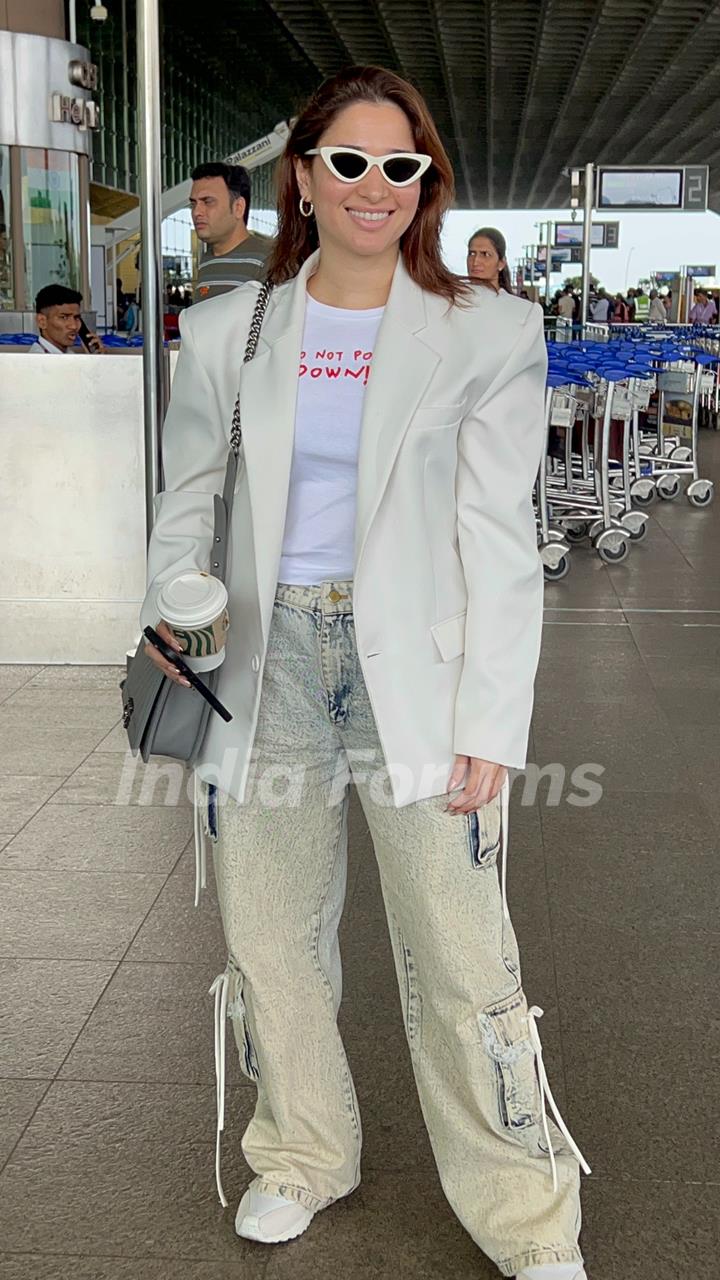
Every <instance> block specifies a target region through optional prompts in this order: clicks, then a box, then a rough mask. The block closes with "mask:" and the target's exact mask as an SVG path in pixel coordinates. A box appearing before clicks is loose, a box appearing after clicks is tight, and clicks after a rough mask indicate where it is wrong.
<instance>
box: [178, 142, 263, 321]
mask: <svg viewBox="0 0 720 1280" xmlns="http://www.w3.org/2000/svg"><path fill="white" fill-rule="evenodd" d="M190 212H191V214H192V220H193V224H194V226H195V231H196V233H197V237H198V240H201V241H202V242H203V244H204V245H205V246H206V251H205V253H204V254H203V256H202V259H201V261H200V266H199V268H198V277H197V288H196V290H195V301H196V302H203V301H204V300H205V298H215V297H217V296H218V294H221V293H228V292H229V290H230V289H236V288H237V287H238V285H240V284H245V282H246V281H247V280H262V279H263V278H264V275H265V259H266V258H267V256H268V254H269V252H270V249H271V248H272V244H273V241H272V240H271V238H270V237H269V236H262V235H259V234H258V233H257V232H255V231H248V227H247V220H248V214H249V212H250V177H249V175H248V172H247V169H244V168H243V167H242V165H239V164H225V163H224V162H222V161H217V162H212V163H209V164H201V165H198V167H197V169H194V170H193V174H192V188H191V191H190Z"/></svg>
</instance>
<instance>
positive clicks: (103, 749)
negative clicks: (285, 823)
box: [0, 435, 720, 1280]
mask: <svg viewBox="0 0 720 1280" xmlns="http://www.w3.org/2000/svg"><path fill="white" fill-rule="evenodd" d="M702 444H703V452H704V461H705V465H704V470H705V471H709V472H710V473H711V474H712V473H713V472H714V473H715V477H716V479H720V465H719V464H720V437H717V436H707V435H704V436H703V437H702ZM652 524H653V527H652V529H651V532H650V536H649V538H648V540H647V541H646V542H645V543H644V544H643V545H641V546H638V547H636V548H634V551H633V554H632V556H631V558H630V560H629V561H628V562H627V563H626V564H623V565H620V566H617V567H614V568H612V569H608V568H606V567H605V566H603V565H601V564H600V562H599V561H598V560H596V559H595V558H594V557H593V556H592V555H591V554H590V553H589V552H587V551H584V550H580V549H578V550H576V551H575V552H574V553H573V567H572V573H571V575H570V577H569V578H567V579H566V580H565V581H564V582H562V583H559V584H557V585H555V586H552V587H550V588H549V589H548V591H547V597H546V604H547V626H546V631H545V641H544V649H543V657H542V663H541V670H540V674H539V678H538V685H537V703H536V713H535V719H534V728H533V737H532V741H531V760H532V761H533V762H536V763H537V764H539V765H547V764H553V765H555V766H558V767H559V766H563V767H564V769H565V785H564V787H562V789H561V793H560V796H559V802H558V803H555V804H549V803H546V802H545V801H544V800H542V802H536V803H534V804H529V805H523V804H521V800H522V794H521V792H522V785H523V784H522V781H521V780H518V781H517V782H516V784H515V787H514V791H513V810H514V814H513V823H512V829H513V838H512V845H511V861H510V889H511V901H512V908H513V916H514V920H515V924H516V928H517V930H518V933H519V936H520V941H521V950H522V952H523V954H524V976H525V985H526V987H527V989H528V993H529V995H530V997H531V999H532V1000H533V1001H535V1002H537V1003H540V1004H541V1005H542V1006H543V1007H544V1008H545V1010H546V1017H545V1019H544V1023H543V1037H544V1041H545V1045H546V1056H547V1060H548V1066H549V1071H550V1075H551V1078H552V1081H553V1084H554V1086H555V1090H556V1093H557V1096H558V1099H559V1101H560V1102H561V1105H562V1106H563V1108H564V1110H565V1114H566V1119H567V1121H568V1123H569V1125H570V1128H571V1130H572V1131H573V1133H574V1135H575V1137H576V1139H577V1140H578V1142H579V1144H580V1146H581V1147H582V1148H583V1149H584V1150H585V1152H586V1154H587V1155H588V1157H589V1159H590V1161H591V1164H592V1165H593V1176H592V1177H591V1178H589V1179H586V1180H585V1183H584V1205H585V1233H584V1243H585V1249H586V1254H587V1259H588V1269H589V1276H590V1280H679V1278H682V1280H684V1278H685V1277H687V1278H688V1280H689V1278H690V1277H696V1276H697V1277H701V1276H710V1275H714V1274H715V1272H716V1269H717V1268H716V1259H717V1243H718V1239H720V1220H719V1219H720V1208H719V1206H720V1163H719V1158H718V1134H717V1132H713V1125H714V1123H715V1115H716V1112H717V1105H716V1101H717V1085H716V1081H717V1072H718V1066H719V1065H720V1017H719V1016H718V1005H717V973H718V968H719V966H720V941H719V935H718V928H717V919H718V915H717V912H718V896H719V891H720V861H719V860H718V852H719V850H720V787H719V786H718V782H717V773H718V756H719V755H720V716H719V714H718V713H719V712H720V661H719V658H720V505H718V506H714V507H712V508H710V509H709V510H707V511H697V510H693V509H691V508H689V507H688V506H687V504H685V503H684V502H683V503H674V504H668V505H663V506H661V507H659V508H657V509H655V510H654V512H653V519H652ZM117 680H118V671H117V670H116V669H108V668H38V667H17V666H16V667H5V668H0V743H1V744H2V745H1V746H0V901H1V902H2V907H1V908H0V911H1V916H0V923H1V925H2V928H1V930H0V992H1V993H2V995H1V997H0V1019H1V1022H2V1029H1V1035H0V1169H1V1170H2V1172H0V1275H1V1276H2V1277H3V1280H234V1278H235V1277H238V1276H242V1277H243V1280H261V1278H266V1280H283V1278H285V1277H286V1278H287V1280H305V1277H307V1278H308V1280H311V1278H312V1280H316V1278H317V1277H327V1278H328V1280H335V1278H336V1277H339V1278H340V1280H346V1278H347V1280H353V1278H354V1277H372V1278H373V1280H374V1278H375V1277H387V1278H388V1280H425V1278H426V1277H427V1280H430V1278H431V1277H432V1280H445V1278H447V1280H471V1278H476V1280H483V1277H486V1278H487V1280H489V1278H490V1277H491V1276H492V1275H493V1274H495V1272H494V1270H493V1268H492V1267H491V1266H490V1265H489V1264H487V1263H486V1262H485V1261H484V1259H483V1258H482V1257H481V1255H480V1254H479V1253H478V1251H477V1249H476V1248H475V1247H474V1245H473V1244H472V1242H471V1241H470V1239H469V1237H468V1236H467V1235H466V1234H465V1233H464V1232H463V1230H462V1228H461V1227H460V1226H459V1225H458V1224H457V1223H456V1221H455V1220H454V1218H453V1216H452V1214H451V1212H450V1210H449V1208H448V1207H447V1205H446V1203H445V1201H444V1199H443V1197H442V1194H441V1192H440V1190H439V1187H438V1183H437V1176H436V1173H435V1170H434V1165H433V1161H432V1156H431V1153H430V1150H429V1146H428V1142H427V1138H426V1136H425V1131H424V1128H423V1124H422V1119H421V1115H420V1110H419V1107H418V1104H417V1100H416V1097H415V1092H414V1088H413V1084H412V1073H411V1070H410V1066H409V1061H408V1056H407V1051H406V1049H405V1045H404V1039H403V1033H402V1024H401V1019H400V1014H399V1008H398V1001H397V998H396V989H395V980H394V976H393V973H392V968H391V960H390V951H389V945H388V942H387V939H386V936H385V926H384V919H383V912H382V906H381V902H380V897H379V889H378V882H377V876H376V873H375V869H374V863H373V859H372V849H371V845H370V842H369V838H368V835H367V831H366V827H365V824H364V822H363V819H362V815H361V813H360V812H359V810H358V808H357V806H354V807H353V820H352V833H351V863H352V865H351V874H350V879H349V891H348V901H347V906H346V912H345V918H344V921H343V926H342V932H343V944H344V948H343V955H344V963H345V975H346V994H345V1000H344V1004H343V1010H342V1015H341V1017H342V1026H343V1033H344V1036H345V1040H346V1045H347V1049H348V1054H349V1057H350V1059H351V1064H352V1067H353V1071H354V1075H355V1079H356V1084H357V1090H358V1095H359V1099H360V1103H361V1108H362V1112H363V1119H364V1127H365V1158H364V1176H363V1183H362V1186H361V1188H360V1189H359V1191H358V1192H357V1193H356V1194H355V1195H354V1196H352V1197H351V1199H350V1200H349V1201H347V1202H345V1203H342V1204H339V1205H337V1206H335V1207H334V1208H332V1209H331V1210H329V1211H327V1212H326V1213H324V1214H321V1215H319V1217H318V1218H317V1219H316V1221H315V1222H314V1223H313V1226H312V1229H311V1230H310V1231H309V1232H308V1234H307V1235H306V1236H305V1237H303V1238H302V1239H301V1240H300V1241H298V1242H296V1243H295V1244H293V1245H289V1246H286V1247H284V1248H280V1249H277V1250H272V1249H269V1250H266V1251H263V1249H262V1248H261V1247H260V1246H252V1245H248V1244H246V1243H244V1242H242V1241H239V1240H238V1239H237V1238H236V1237H235V1236H234V1234H233V1230H232V1212H231V1210H228V1211H226V1212H223V1211H222V1210H221V1209H220V1207H219V1205H218V1203H217V1200H216V1197H215V1190H214V1181H213V1155H214V1151H213V1148H214V1086H213V1064H212V1016H211V1007H210V1001H209V998H208V996H207V990H208V987H209V985H210V982H211V980H212V978H213V976H214V974H215V973H216V972H218V971H219V970H220V969H221V968H222V966H223V942H222V934H221V930H220V925H219V920H218V913H217V909H216V905H215V899H214V892H213V890H212V888H211V889H210V890H209V892H208V894H207V895H206V897H205V898H204V899H203V901H202V905H201V907H200V908H199V909H198V910H197V911H194V909H193V906H192V893H193V866H192V857H191V852H190V848H189V839H190V835H191V815H190V810H189V807H188V804H187V798H186V797H184V796H181V797H180V801H181V802H180V803H179V804H175V805H171V806H168V805H166V804H165V803H164V793H155V794H154V795H151V796H148V795H147V794H143V791H142V770H138V771H137V772H135V771H134V770H135V766H134V763H132V762H130V764H129V763H128V760H127V759H126V757H125V755H124V742H123V736H122V733H121V732H120V731H118V728H117V720H118V698H117ZM587 763H595V764H597V765H599V766H602V768H603V769H604V773H603V775H602V785H603V788H604V790H603V796H602V799H601V801H600V802H599V803H598V804H597V805H595V806H593V807H590V808H588V807H578V806H577V805H573V804H572V803H569V802H568V796H569V795H570V794H571V793H572V792H573V785H572V783H571V781H570V775H571V773H572V770H574V769H575V768H577V767H578V766H581V765H585V764H587ZM555 775H556V777H557V776H558V769H557V768H556V770H555ZM547 785H548V784H547V783H545V784H544V787H545V788H546V787H547ZM543 796H544V790H543ZM148 800H149V801H150V802H149V803H148ZM229 1056H231V1055H229ZM230 1076H231V1088H230V1090H229V1098H230V1100H229V1111H230V1115H229V1121H228V1125H227V1130H226V1137H225V1142H224V1174H225V1183H226V1188H227V1190H228V1192H229V1193H230V1198H231V1200H232V1201H237V1199H238V1198H239V1195H240V1193H241V1191H242V1188H243V1185H244V1183H245V1180H246V1177H247V1171H246V1169H245V1168H244V1165H243V1160H242V1156H241V1153H240V1148H239V1136H240V1133H241V1132H242V1127H243V1125H244V1123H245V1122H246V1120H247V1118H248V1116H249V1113H250V1109H251V1107H252V1101H253V1091H252V1087H251V1086H250V1085H249V1084H248V1083H247V1082H246V1081H245V1080H244V1077H242V1076H241V1075H240V1074H239V1071H238V1070H237V1069H236V1068H235V1067H234V1065H231V1068H230Z"/></svg>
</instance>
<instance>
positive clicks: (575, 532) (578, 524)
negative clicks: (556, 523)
mask: <svg viewBox="0 0 720 1280" xmlns="http://www.w3.org/2000/svg"><path fill="white" fill-rule="evenodd" d="M563 534H564V535H565V537H566V539H567V541H568V542H582V541H583V540H584V539H585V538H587V534H588V525H587V521H586V520H574V521H568V523H567V524H565V525H563Z"/></svg>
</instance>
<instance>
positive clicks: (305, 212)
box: [300, 196, 315, 218]
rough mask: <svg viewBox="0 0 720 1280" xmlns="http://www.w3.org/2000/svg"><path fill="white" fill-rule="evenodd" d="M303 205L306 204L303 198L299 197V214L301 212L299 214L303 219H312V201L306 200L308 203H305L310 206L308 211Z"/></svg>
mask: <svg viewBox="0 0 720 1280" xmlns="http://www.w3.org/2000/svg"><path fill="white" fill-rule="evenodd" d="M305 203H306V202H305V196H301V197H300V212H301V214H302V216H303V218H312V216H313V213H314V212H315V205H314V204H313V202H312V200H308V201H307V203H308V204H309V205H310V208H309V209H306V208H305Z"/></svg>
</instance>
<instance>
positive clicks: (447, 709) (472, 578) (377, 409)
mask: <svg viewBox="0 0 720 1280" xmlns="http://www.w3.org/2000/svg"><path fill="white" fill-rule="evenodd" d="M317 259H318V255H317V254H314V255H313V256H312V257H311V258H310V259H308V261H307V262H306V263H305V264H304V266H303V268H302V269H301V271H300V273H299V275H298V276H297V277H296V278H295V279H294V280H292V281H290V282H288V283H286V284H284V285H282V286H280V287H278V288H276V289H275V291H274V293H273V294H272V297H271V299H270V303H269V306H268V310H267V314H266V318H265V322H264V324H263V328H262V335H261V338H260V341H259V344H258V349H257V354H256V356H255V359H254V360H253V361H252V363H250V364H248V365H246V366H245V367H242V358H243V353H244V349H245V342H246V337H247V332H248V326H249V323H250V318H251V315H252V311H253V307H254V305H255V302H256V299H257V293H258V289H259V285H258V284H257V283H254V282H253V283H248V284H246V285H243V286H242V287H241V288H239V289H236V290H235V291H234V292H232V293H228V294H225V295H223V296H222V297H219V298H216V299H212V300H209V301H206V302H203V303H202V304H201V305H199V306H196V307H193V308H192V309H191V310H189V311H186V312H184V313H183V316H182V320H181V330H182V338H183V342H182V349H181V352H180V357H179V361H178V365H177V370H176V373H175V378H174V383H173V389H172V398H171V403H170V407H169V410H168V414H167V418H166V421H165V427H164V433H163V458H164V473H165V483H166V491H165V492H164V493H161V494H160V495H159V497H158V498H157V500H156V524H155V527H154V530H153V533H152V538H151V542H150V547H149V553H148V583H149V586H148V592H147V596H146V599H145V602H144V604H143V608H142V614H141V620H142V625H143V626H145V625H147V623H148V622H149V623H152V624H155V623H156V622H157V621H158V617H159V615H158V611H157V607H156V603H155V597H156V593H157V590H158V587H159V586H160V584H161V583H163V582H164V581H165V580H166V579H167V578H169V577H171V576H172V575H173V574H174V573H175V572H177V571H178V570H180V569H183V568H187V567H190V566H192V567H194V568H197V569H206V570H207V569H208V568H210V564H211V544H212V533H213V494H214V493H216V492H219V491H221V489H222V483H223V478H224V471H225V463H226V459H227V452H228V447H229V437H230V426H231V420H232V413H233V405H234V402H235V397H236V393H237V389H238V381H239V383H240V404H241V411H242V426H243V448H242V461H241V464H240V465H239V467H238V480H237V486H236V492H235V505H234V510H233V516H232V528H231V536H230V540H229V548H228V552H229V555H228V575H227V588H228V592H229V597H230V600H229V609H230V618H231V630H230V633H229V639H228V644H227V656H226V659H225V662H224V663H223V666H222V668H221V670H220V672H219V683H218V687H217V692H218V696H219V698H220V699H221V701H222V702H224V703H225V705H226V706H227V707H228V709H229V710H230V711H231V712H232V714H233V720H232V722H231V723H229V724H226V723H225V722H224V721H222V720H221V719H220V717H219V716H217V715H211V717H210V728H209V730H208V733H207V737H206V740H205V743H204V746H203V749H202V752H201V755H200V757H199V759H198V762H197V772H198V774H199V776H200V778H201V779H204V780H205V781H207V782H213V783H215V784H216V785H218V786H219V787H220V789H221V790H222V791H224V792H227V793H229V794H230V795H232V796H234V797H235V799H236V800H238V801H240V802H242V800H243V797H244V794H245V789H246V782H247V777H248V771H249V768H250V765H251V760H252V746H253V738H254V734H255V728H256V724H257V715H258V707H259V700H260V690H261V684H262V677H263V666H264V661H265V654H266V650H267V642H268V631H269V628H270V624H271V620H272V613H273V601H274V597H275V589H276V583H277V579H278V566H279V562H280V554H281V548H282V542H283V534H284V528H285V515H286V509H287V499H288V485H289V479H290V466H291V460H292V452H293V436H294V425H295V403H296V395H297V385H298V368H299V364H300V351H301V345H302V336H303V324H304V316H305V299H306V282H307V280H308V278H309V276H310V275H311V274H312V273H313V271H314V269H315V268H316V265H317ZM545 372H546V354H545V343H544V339H543V326H542V313H541V310H540V308H539V307H538V306H535V305H530V304H528V303H527V302H526V301H524V300H522V299H519V298H516V297H513V296H511V295H509V294H507V293H504V292H503V293H500V294H498V295H496V294H495V293H493V292H492V291H491V290H489V289H486V288H483V287H478V288H476V289H475V290H474V293H473V297H472V300H471V302H470V303H469V305H468V306H465V307H462V306H459V307H449V306H448V304H447V302H445V301H444V300H443V299H442V298H439V297H437V296H435V295H433V294H430V293H427V292H425V291H423V290H422V289H420V288H419V287H418V286H417V285H416V284H415V283H414V282H413V281H412V280H411V278H410V276H409V275H408V273H407V271H406V270H405V268H404V266H403V264H402V261H400V262H399V263H398V266H397V269H396V271H395V275H394V279H393V283H392V288H391V291H390V296H389V299H388V303H387V306H386V309H385V314H384V316H383V319H382V322H381V325H380V329H379V333H378V337H377V341H376V345H375V353H374V356H373V364H372V372H371V376H370V379H369V382H368V387H367V390H366V393H365V402H364V408H363V417H362V429H361V440H360V453H359V462H358V494H357V520H356V529H355V570H354V591H353V598H354V612H355V630H356V637H357V644H358V651H359V658H360V664H361V667H362V672H363V676H364V678H365V682H366V685H367V689H368V693H369V696H370V701H371V705H372V708H373V713H374V716H375V721H376V724H377V728H378V732H379V736H380V741H381V744H382V748H383V753H384V756H385V762H386V764H387V765H388V767H389V769H390V777H391V780H392V787H393V797H394V801H395V804H396V805H397V806H401V805H404V804H407V803H410V802H411V801H414V800H417V799H422V798H424V797H426V796H430V795H439V794H441V793H442V792H443V791H445V789H446V785H447V779H448V777H449V772H450V768H451V765H452V762H453V756H454V754H455V753H456V752H458V753H462V754H464V755H470V756H480V757H482V758H483V759H486V760H491V761H494V762H496V763H498V764H504V765H508V766H511V767H517V768H522V767H523V765H524V764H525V753H526V748H527V737H528V728H529V722H530V715H531V710H532V696H533V683H534V678H535V671H536V666H537V661H538V654H539V648H540V631H541V621H542V587H543V577H542V568H541V564H540V561H539V556H538V551H537V543H536V533H535V520H534V515H533V508H532V501H531V492H532V486H533V482H534V479H535V476H536V473H537V469H538V464H539V461H540V456H541V452H542V448H543V400H544V387H545Z"/></svg>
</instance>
